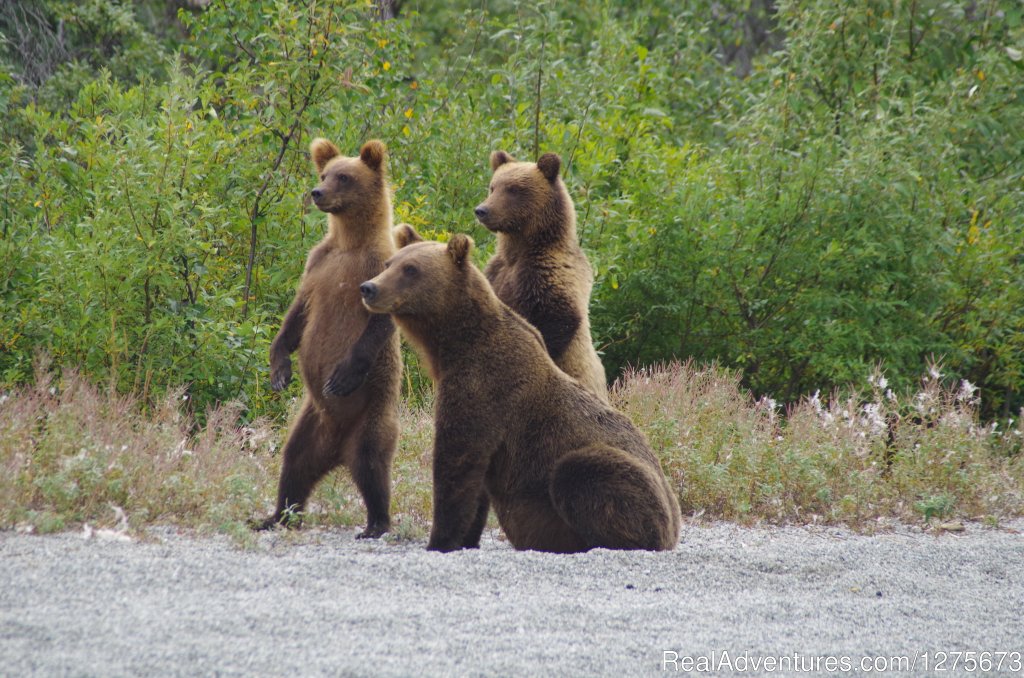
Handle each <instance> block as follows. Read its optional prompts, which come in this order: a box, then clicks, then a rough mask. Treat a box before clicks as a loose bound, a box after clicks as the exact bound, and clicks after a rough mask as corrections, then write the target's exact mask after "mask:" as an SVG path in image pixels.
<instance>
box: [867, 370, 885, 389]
mask: <svg viewBox="0 0 1024 678" xmlns="http://www.w3.org/2000/svg"><path fill="white" fill-rule="evenodd" d="M868 383H869V384H871V386H873V387H875V388H877V389H878V390H880V391H881V390H883V389H885V388H886V387H887V386H888V385H889V380H888V379H886V378H885V376H884V375H882V374H872V375H870V376H869V377H868Z"/></svg>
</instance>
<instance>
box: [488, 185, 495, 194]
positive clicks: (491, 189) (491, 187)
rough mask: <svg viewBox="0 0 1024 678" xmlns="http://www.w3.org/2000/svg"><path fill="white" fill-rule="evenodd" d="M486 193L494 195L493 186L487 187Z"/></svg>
mask: <svg viewBox="0 0 1024 678" xmlns="http://www.w3.org/2000/svg"><path fill="white" fill-rule="evenodd" d="M487 192H488V193H494V186H493V185H492V186H488V187H487Z"/></svg>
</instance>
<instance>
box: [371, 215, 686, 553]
mask: <svg viewBox="0 0 1024 678" xmlns="http://www.w3.org/2000/svg"><path fill="white" fill-rule="evenodd" d="M471 246H472V241H471V240H470V239H469V238H468V237H467V236H464V235H455V236H453V237H452V238H451V240H450V241H449V242H448V244H447V245H444V244H441V243H436V242H416V243H414V244H411V245H408V246H406V247H404V248H402V249H401V250H399V251H398V253H397V254H396V255H395V256H393V257H391V258H390V259H389V260H388V261H387V263H386V264H385V270H384V272H383V273H381V274H380V275H378V276H377V277H375V278H373V279H372V280H369V281H367V282H365V283H363V285H362V286H361V287H360V291H361V292H362V295H363V302H364V303H365V304H366V307H367V308H368V309H370V310H371V311H372V312H374V313H390V314H391V317H392V318H394V319H395V321H396V323H397V324H398V326H399V328H400V329H401V330H402V333H403V334H404V336H405V337H406V338H407V339H408V340H409V341H410V342H411V343H412V344H413V345H414V346H415V347H416V349H417V350H418V351H419V353H420V354H421V355H422V357H423V358H424V361H425V362H426V364H427V365H428V367H429V369H430V373H431V375H432V377H433V379H434V380H435V382H436V384H437V399H436V404H435V429H434V436H435V437H434V523H433V527H432V529H431V533H430V542H429V544H428V546H427V548H428V549H431V550H437V551H452V550H455V549H460V548H475V547H477V546H478V545H479V542H480V534H481V532H482V531H483V528H484V524H485V522H486V520H487V512H488V508H489V505H490V504H493V506H494V510H495V513H496V514H497V516H498V521H499V522H500V524H501V527H502V529H503V530H504V531H505V534H506V535H507V536H508V540H509V541H510V542H511V543H512V545H513V546H514V547H516V548H517V549H535V550H539V551H554V552H577V551H585V550H587V549H591V548H596V547H604V548H612V549H649V550H666V549H671V548H674V547H675V545H676V543H677V542H678V541H679V526H680V522H681V516H680V513H679V504H678V502H677V500H676V497H675V494H674V493H673V491H672V488H671V487H670V486H669V483H668V481H667V480H666V479H665V476H664V474H663V473H662V470H661V467H660V466H659V464H658V460H657V458H656V457H655V456H654V453H653V452H652V451H651V448H650V447H649V446H648V444H647V441H646V440H645V439H644V437H643V435H642V434H641V433H640V432H639V431H638V430H637V429H636V428H635V427H634V426H633V425H632V423H630V421H629V419H627V418H626V417H625V416H623V415H622V414H621V413H619V412H618V411H616V410H615V409H613V408H612V407H610V406H609V405H608V404H606V403H605V402H603V401H602V400H600V399H599V398H597V397H596V396H595V395H594V394H593V393H591V392H590V391H589V390H588V389H585V388H583V387H582V386H581V385H580V383H579V382H578V381H576V380H575V379H572V378H571V377H569V376H568V375H566V374H565V373H564V372H562V371H561V370H560V369H558V367H557V366H556V365H555V363H554V361H552V360H551V357H550V356H549V355H548V353H547V351H546V350H545V347H544V342H543V340H542V339H541V336H540V334H539V333H538V332H537V330H536V329H535V328H534V327H533V326H532V325H530V324H529V323H527V322H526V321H525V320H524V319H523V318H522V317H521V316H520V315H519V314H517V313H515V312H514V311H513V310H512V309H511V308H509V307H508V306H507V305H505V304H504V303H502V302H501V301H500V300H499V299H498V297H497V296H496V295H495V293H494V290H493V289H492V288H491V286H490V285H489V284H488V282H487V279H486V278H485V277H484V276H483V274H482V273H481V272H480V270H479V269H477V268H476V266H474V265H473V264H472V263H471V262H470V261H469V253H470V249H471Z"/></svg>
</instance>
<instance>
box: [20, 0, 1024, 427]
mask: <svg viewBox="0 0 1024 678" xmlns="http://www.w3.org/2000/svg"><path fill="white" fill-rule="evenodd" d="M160 4H161V3H155V2H152V1H148V0H147V1H143V0H139V1H138V2H135V3H128V2H118V1H116V0H90V2H88V3H69V2H60V1H58V0H44V1H41V2H39V3H35V4H33V5H32V7H34V8H36V9H38V12H36V14H35V15H34V16H37V17H41V20H40V21H38V22H36V24H34V26H35V28H34V29H33V30H36V31H38V32H39V35H40V36H43V37H45V36H51V37H52V36H54V35H56V34H57V30H56V29H57V26H58V22H60V21H64V22H65V25H68V26H71V24H74V31H72V32H71V33H68V35H69V36H70V38H69V40H70V42H69V43H68V45H69V48H68V49H67V50H66V51H67V52H68V53H67V57H66V61H64V62H62V63H57V64H55V65H54V67H53V68H51V69H50V70H49V71H48V73H49V75H47V76H46V77H42V76H40V77H37V78H36V79H33V78H30V77H28V74H29V71H28V69H27V66H28V63H27V62H26V60H25V58H24V55H23V54H22V53H20V52H19V51H18V50H17V49H14V47H13V45H14V43H13V42H10V41H8V42H4V43H2V44H3V47H2V48H0V60H2V62H3V65H4V66H5V68H7V69H8V72H9V75H8V76H7V77H4V78H0V114H2V115H3V116H4V125H3V132H2V135H3V146H2V148H3V149H4V151H3V157H2V159H0V193H2V195H3V204H2V206H0V220H2V221H0V228H2V231H3V239H2V241H0V299H2V302H0V303H2V304H3V309H4V313H3V315H2V317H0V346H2V349H3V350H2V351H0V380H2V382H3V383H4V384H5V385H13V384H19V383H23V382H26V381H30V380H31V378H32V368H31V364H32V360H33V356H34V354H35V353H36V351H38V350H40V349H43V350H45V351H46V352H47V353H49V354H50V355H52V356H53V359H54V361H55V363H56V364H58V365H65V366H77V367H79V368H80V369H81V370H82V371H83V372H84V373H85V374H86V375H88V376H89V377H90V378H91V379H93V380H95V381H105V382H108V383H109V384H111V385H112V386H114V387H116V389H117V390H119V391H122V392H127V391H135V392H137V393H140V394H142V395H143V396H144V401H145V402H151V403H155V402H159V400H160V397H161V394H162V393H164V392H165V391H166V390H167V389H168V388H174V387H175V386H177V385H179V384H185V385H186V386H187V395H188V396H189V401H188V402H190V403H192V407H193V409H194V412H195V413H196V414H198V415H200V416H202V413H203V412H205V411H206V408H207V406H208V405H209V404H213V403H218V402H223V401H226V400H240V401H241V402H242V403H243V407H244V408H245V410H244V411H245V415H244V416H246V417H254V416H258V415H260V414H271V415H275V416H281V415H283V414H284V412H285V411H286V409H287V405H288V402H289V400H290V398H291V397H293V396H295V395H297V393H298V389H299V386H298V385H294V386H293V387H292V389H291V390H290V391H289V392H288V393H286V394H284V395H283V396H282V395H278V394H272V393H268V392H267V389H266V383H267V366H266V362H267V361H266V354H267V347H268V345H269V342H270V340H271V339H272V337H273V335H274V333H275V332H276V330H277V327H278V324H279V322H280V317H281V315H282V314H283V311H284V309H285V308H286V307H287V304H288V303H289V301H290V299H291V296H292V294H293V291H294V288H295V284H296V282H297V279H298V277H299V275H300V273H301V270H302V263H303V261H304V257H305V253H306V252H307V251H308V249H309V248H310V247H311V246H312V245H313V244H314V243H315V242H316V241H318V240H319V239H320V237H321V236H322V233H323V228H324V218H323V215H322V214H320V213H318V212H316V211H315V210H311V209H310V208H309V206H308V205H307V204H306V203H305V201H304V195H305V192H306V190H307V188H308V187H309V185H310V183H311V181H312V179H313V177H312V173H311V171H310V169H309V165H308V160H307V159H306V157H305V149H306V146H307V144H308V142H309V140H310V138H311V137H313V136H327V137H330V138H332V139H334V140H335V141H336V142H337V143H339V145H340V146H341V147H342V148H343V149H347V151H346V152H349V153H353V152H355V149H357V148H358V146H359V144H360V143H361V142H362V141H363V140H365V139H367V138H370V137H379V138H382V139H384V140H385V141H386V142H387V144H388V146H389V148H390V151H391V167H392V178H393V182H394V185H395V191H396V197H395V209H396V219H397V220H401V221H409V222H411V223H413V224H414V225H416V226H417V227H418V228H419V229H420V230H422V231H425V232H426V233H427V234H428V235H436V236H440V237H444V236H445V234H446V233H448V232H452V231H462V232H468V233H471V234H472V235H473V236H474V237H475V238H476V239H477V241H478V243H480V245H481V248H480V249H481V254H480V256H481V261H482V260H483V258H485V257H486V256H487V254H488V253H489V250H490V247H491V243H492V239H491V236H490V235H489V234H488V233H487V232H486V231H485V230H484V229H482V228H480V227H478V226H477V225H476V224H475V221H474V219H473V215H472V208H473V206H474V205H476V204H477V203H478V202H479V200H480V199H481V198H482V197H483V195H484V194H485V189H486V185H487V181H488V174H489V171H488V168H487V155H488V153H489V152H490V151H491V150H492V149H494V148H505V149H507V150H509V151H510V152H512V153H513V154H514V155H517V156H519V157H522V158H533V157H534V156H535V155H536V154H537V153H538V152H542V151H549V150H550V151H556V152H559V153H561V154H562V156H563V159H564V160H565V163H564V167H565V169H564V174H565V179H566V181H567V183H568V184H569V187H570V191H571V192H572V194H573V197H574V199H575V201H576V205H577V211H578V215H579V233H580V238H581V241H582V243H583V245H584V247H585V249H586V250H587V252H588V254H589V255H590V256H591V259H592V261H593V262H594V265H595V270H596V273H597V277H596V285H595V289H594V295H593V304H592V316H593V331H594V335H595V341H596V342H597V343H598V345H599V348H600V349H601V351H602V353H603V358H604V360H605V363H606V366H607V367H608V371H609V374H611V375H615V374H618V373H620V372H621V370H622V369H623V368H624V367H625V366H627V365H645V364H652V363H655V362H658V361H662V360H666V359H670V358H677V357H678V358H686V357H693V358H696V359H698V360H700V361H712V360H717V361H720V362H721V363H722V364H723V365H726V366H728V367H731V368H736V369H739V370H741V371H742V383H743V385H744V386H745V387H748V388H751V389H752V390H753V391H754V392H755V393H756V394H758V395H761V394H766V393H770V394H773V395H774V396H775V397H777V398H780V399H783V400H786V401H794V400H796V399H798V398H799V397H800V396H801V395H806V394H808V393H812V392H813V391H814V390H816V389H825V390H829V389H831V388H833V387H842V386H843V385H845V384H848V383H856V382H859V381H861V380H862V379H863V378H864V376H865V375H866V374H868V373H869V372H870V371H871V370H872V369H873V367H874V366H876V365H878V364H882V365H883V366H884V369H885V371H886V374H887V375H888V378H889V379H890V381H891V382H892V386H893V388H894V389H896V390H897V391H901V390H906V389H909V388H911V387H912V386H913V385H914V383H915V380H916V378H917V375H918V374H919V373H920V371H921V367H922V365H923V364H924V363H925V361H926V359H927V358H928V357H929V356H936V357H943V359H944V361H945V362H944V364H945V366H946V370H947V371H949V372H951V373H953V374H957V375H959V376H961V377H964V378H967V379H969V380H970V381H972V382H974V383H975V384H978V385H979V386H980V387H981V389H982V414H983V416H984V417H986V418H988V417H994V416H1003V417H1009V416H1011V415H1013V414H1014V413H1015V412H1016V411H1017V410H1018V409H1019V408H1020V407H1021V405H1022V404H1024V393H1022V385H1024V331H1022V330H1024V298H1022V295H1024V291H1022V290H1024V279H1022V278H1024V276H1022V266H1024V261H1022V259H1021V251H1022V248H1024V241H1022V236H1021V222H1020V215H1021V214H1024V163H1022V161H1021V158H1022V157H1024V126H1022V125H1020V120H1021V118H1022V113H1024V101H1022V96H1021V95H1022V94H1024V78H1022V67H1024V61H1022V54H1021V50H1022V45H1024V28H1022V23H1021V14H1022V9H1021V7H1020V5H1019V3H1016V2H1012V1H1010V0H988V1H986V2H980V3H973V4H970V5H969V6H966V5H958V4H955V3H946V2H939V1H938V0H924V1H921V2H916V3H895V4H893V3H888V2H881V1H875V0H869V1H866V2H861V3H853V4H849V3H847V4H839V5H837V4H836V3H831V2H825V1H824V0H813V1H811V2H779V3H777V5H778V7H777V11H776V12H771V11H769V10H770V9H771V7H772V3H768V2H758V1H751V2H744V3H733V5H730V6H729V7H724V6H723V3H717V2H710V0H708V1H700V2H693V3H685V5H686V7H685V8H680V7H679V6H678V3H672V2H660V1H659V2H653V3H645V4H644V6H643V7H642V8H626V7H624V6H622V5H621V4H620V3H611V2H603V1H601V0H587V1H585V2H583V3H575V4H570V5H566V4H565V3H539V4H538V3H521V2H513V1H509V2H503V3H493V4H492V5H491V6H490V8H489V9H488V10H484V9H481V8H479V7H478V6H477V5H476V4H475V3H473V4H472V6H470V3H461V4H460V3H451V4H443V3H442V4H441V5H439V4H438V3H417V2H410V3H403V5H402V14H401V16H400V17H399V18H398V19H397V20H393V21H387V22H381V21H379V20H378V18H377V14H376V12H375V11H374V8H373V6H372V3H369V2H365V1H364V2H342V1H340V0H335V1H332V2H326V3H323V2H318V3H306V2H284V1H283V0H273V1H272V0H243V1H240V2H233V3H230V4H228V3H216V2H215V3H213V4H211V6H210V7H209V8H208V9H207V10H205V11H194V12H187V11H182V12H180V13H179V15H178V17H177V19H175V20H173V21H168V20H167V19H166V18H164V15H163V14H162V13H161V12H160V11H159V10H158V9H157V6H158V5H160ZM22 6H25V7H27V6H29V5H27V4H26V5H22ZM11 16H13V15H10V14H4V15H3V16H0V32H2V33H3V34H4V35H5V36H6V35H8V34H11V35H13V33H11V30H12V26H13V23H12V22H14V21H23V19H18V18H17V17H14V18H11ZM90 27H91V28H90ZM69 30H70V29H69ZM410 362H411V363H413V362H414V361H410ZM406 383H407V385H408V386H409V388H410V391H411V395H414V396H415V395H416V392H418V391H419V390H420V389H421V388H422V386H421V384H422V377H421V376H420V375H419V373H418V371H417V370H416V368H415V366H414V365H413V367H411V368H410V370H409V373H408V374H407V379H406Z"/></svg>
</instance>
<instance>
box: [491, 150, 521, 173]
mask: <svg viewBox="0 0 1024 678" xmlns="http://www.w3.org/2000/svg"><path fill="white" fill-rule="evenodd" d="M514 160H515V158H513V157H512V156H511V155H509V154H508V153H506V152H505V151H492V152H491V171H492V172H493V171H494V170H496V169H498V168H499V167H501V166H502V165H504V164H505V163H507V162H513V161H514Z"/></svg>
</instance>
